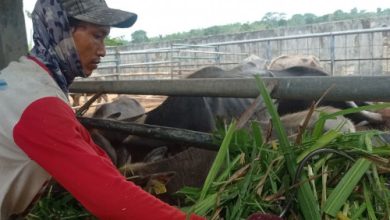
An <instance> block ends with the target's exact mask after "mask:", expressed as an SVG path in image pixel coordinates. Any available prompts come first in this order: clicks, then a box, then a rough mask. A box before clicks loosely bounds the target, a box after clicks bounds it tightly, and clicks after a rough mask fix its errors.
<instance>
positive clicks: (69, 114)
mask: <svg viewBox="0 0 390 220" xmlns="http://www.w3.org/2000/svg"><path fill="white" fill-rule="evenodd" d="M14 140H15V143H16V144H17V145H18V146H19V147H20V148H21V149H22V150H23V151H24V152H25V153H26V154H27V155H28V156H29V157H30V158H31V159H32V160H34V161H36V162H37V163H38V164H39V165H40V166H42V167H43V168H44V169H45V170H46V171H47V172H48V173H50V175H52V176H53V178H54V179H55V180H56V181H58V182H59V183H60V184H61V185H62V186H63V187H64V188H65V189H67V190H68V191H69V192H70V193H71V194H72V195H73V196H74V197H75V198H76V199H77V200H78V201H79V202H80V203H82V204H83V205H84V207H85V208H86V209H88V210H89V211H90V212H91V213H92V214H93V215H95V216H97V217H98V218H99V219H111V220H112V219H145V220H146V219H161V220H163V219H185V213H183V212H181V211H180V210H178V209H177V208H174V207H172V206H169V205H168V204H166V203H163V202H162V201H160V200H158V199H157V198H155V197H154V196H152V195H150V194H148V193H146V192H145V191H143V190H142V189H141V188H139V187H138V186H136V185H134V184H133V183H132V182H128V181H126V179H125V178H124V177H123V176H122V175H121V174H120V173H119V172H118V170H117V169H116V168H115V166H114V165H113V164H112V163H111V161H110V160H109V158H108V157H107V155H106V154H105V152H103V151H102V150H101V149H100V148H99V147H98V146H97V145H95V144H94V143H93V141H92V140H91V138H90V136H89V134H88V132H87V130H86V129H85V128H84V127H83V126H82V125H81V124H80V123H79V122H78V121H77V119H76V118H75V116H74V113H73V111H72V110H71V108H70V107H69V106H67V104H66V103H64V102H63V101H62V100H60V99H59V98H56V97H48V98H42V99H39V100H37V101H35V102H33V103H32V104H31V105H30V106H29V107H28V108H27V109H26V110H25V111H24V113H23V115H22V116H21V119H20V121H19V122H18V123H17V125H16V126H15V128H14ZM191 219H203V218H201V217H198V216H192V218H191Z"/></svg>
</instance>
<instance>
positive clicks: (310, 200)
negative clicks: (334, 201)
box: [256, 76, 321, 220]
mask: <svg viewBox="0 0 390 220" xmlns="http://www.w3.org/2000/svg"><path fill="white" fill-rule="evenodd" d="M256 81H257V86H258V88H259V90H260V94H261V96H262V97H263V100H264V103H265V106H266V107H267V109H268V112H269V114H270V116H271V119H272V123H273V126H274V128H275V131H276V132H277V134H278V138H279V142H280V144H279V146H280V149H281V151H282V154H283V155H284V158H285V160H286V165H287V169H288V172H289V174H290V179H291V180H293V179H294V176H295V172H296V169H297V164H296V156H295V152H294V151H293V149H292V148H291V146H290V143H289V141H288V138H287V133H286V131H285V129H284V127H283V125H282V122H281V121H280V117H279V115H278V112H277V110H276V108H275V106H274V104H273V102H272V99H271V96H270V95H269V93H268V91H267V89H266V86H265V84H264V82H263V80H261V78H260V77H259V76H256ZM305 179H306V178H305V177H302V178H301V180H303V181H305ZM298 204H299V206H300V211H301V212H302V214H303V216H304V218H305V219H311V220H320V219H321V216H320V211H319V205H318V202H317V201H316V199H315V197H314V194H313V191H312V190H311V188H310V185H309V183H307V182H306V183H304V184H303V185H302V186H300V187H299V188H298Z"/></svg>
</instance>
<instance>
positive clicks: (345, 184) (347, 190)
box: [324, 158, 371, 217]
mask: <svg viewBox="0 0 390 220" xmlns="http://www.w3.org/2000/svg"><path fill="white" fill-rule="evenodd" d="M370 165H371V161H368V160H366V159H363V158H361V159H359V160H357V161H356V162H355V163H354V165H353V166H352V167H351V169H349V170H348V172H347V173H346V174H345V175H344V177H343V178H342V179H341V181H340V182H339V183H338V184H337V186H336V188H335V189H334V190H333V191H332V193H331V194H330V195H329V198H328V199H327V201H326V202H325V207H324V212H325V213H326V214H328V215H331V216H333V217H335V216H336V215H337V213H338V212H339V211H340V209H341V207H342V206H343V205H344V204H345V202H346V201H347V199H348V197H349V196H350V195H351V193H352V191H353V189H354V188H355V186H356V185H357V183H358V182H359V181H360V179H361V178H362V177H363V175H364V174H365V173H366V171H367V170H368V169H369V168H370Z"/></svg>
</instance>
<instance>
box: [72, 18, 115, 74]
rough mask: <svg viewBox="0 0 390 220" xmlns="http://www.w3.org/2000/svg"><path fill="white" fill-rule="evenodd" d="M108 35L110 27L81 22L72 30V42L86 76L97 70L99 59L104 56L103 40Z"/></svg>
mask: <svg viewBox="0 0 390 220" xmlns="http://www.w3.org/2000/svg"><path fill="white" fill-rule="evenodd" d="M109 33H110V27H108V26H100V25H95V24H91V23H87V22H81V23H80V24H79V25H78V26H77V27H76V28H75V29H74V30H73V33H72V34H73V40H74V42H75V45H76V48H77V51H78V53H79V56H80V61H81V65H82V66H83V69H84V73H85V74H86V75H87V76H90V75H91V74H92V71H93V70H94V69H96V68H97V65H98V64H99V63H100V58H101V57H104V56H105V55H106V49H105V46H104V39H105V38H106V37H107V36H108V34H109Z"/></svg>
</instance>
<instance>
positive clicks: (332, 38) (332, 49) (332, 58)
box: [330, 34, 336, 76]
mask: <svg viewBox="0 0 390 220" xmlns="http://www.w3.org/2000/svg"><path fill="white" fill-rule="evenodd" d="M335 40H336V39H335V36H334V34H331V35H330V75H331V76H333V75H334V68H335V57H336V54H335Z"/></svg>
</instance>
